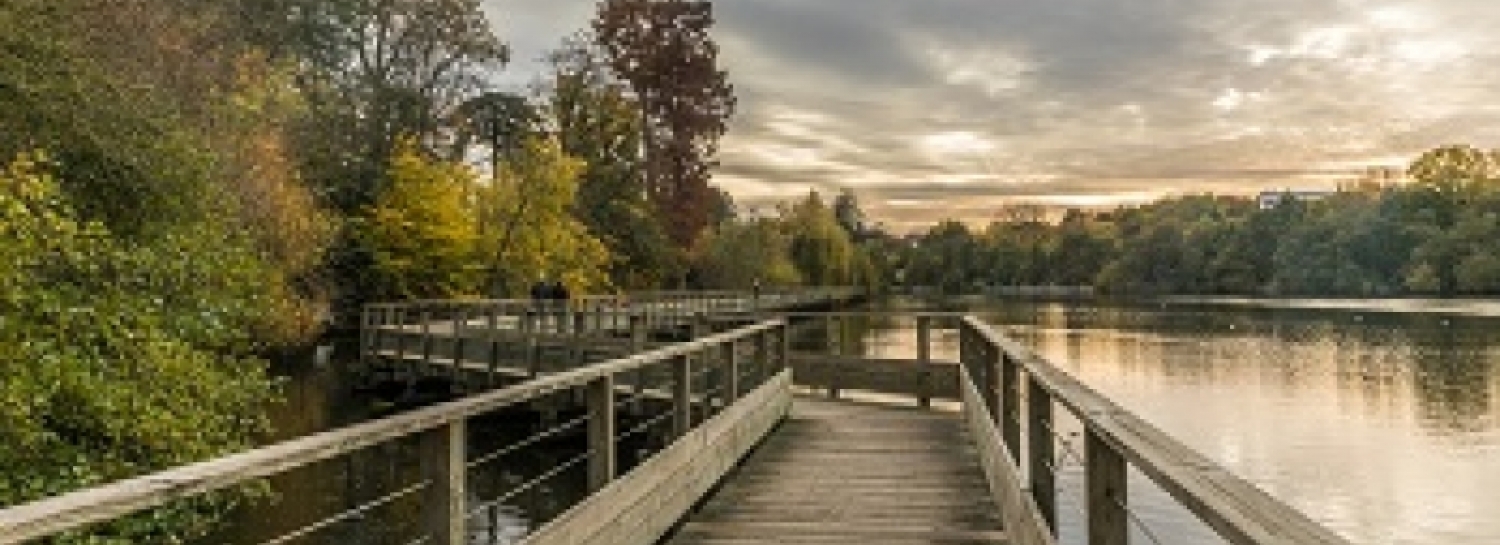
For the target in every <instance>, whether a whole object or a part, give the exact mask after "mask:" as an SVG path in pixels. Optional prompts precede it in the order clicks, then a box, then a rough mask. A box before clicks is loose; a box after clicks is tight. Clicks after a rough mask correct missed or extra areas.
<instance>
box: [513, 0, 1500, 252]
mask: <svg viewBox="0 0 1500 545" xmlns="http://www.w3.org/2000/svg"><path fill="white" fill-rule="evenodd" d="M485 6H486V9H487V10H488V13H489V15H490V18H491V21H492V22H493V23H494V24H495V25H496V28H497V30H498V33H499V35H500V36H501V38H502V39H504V40H506V41H507V42H508V43H509V44H510V45H511V47H512V51H513V56H514V58H515V61H514V62H513V63H512V64H511V65H510V66H509V67H508V69H507V76H506V78H507V79H508V80H509V81H511V82H512V83H516V82H521V81H526V80H529V79H531V78H534V77H535V76H536V74H539V73H540V71H541V67H540V65H539V64H538V63H537V62H536V59H537V58H538V57H539V56H540V55H541V54H543V53H544V52H545V51H547V50H549V49H552V48H555V47H556V45H557V44H558V43H560V41H561V39H562V37H563V36H566V35H568V34H570V33H573V32H576V31H578V30H580V29H583V28H586V27H587V26H588V24H589V21H590V19H591V18H592V15H593V10H594V2H593V1H592V0H485ZM714 8H715V15H716V17H717V25H716V27H715V29H714V31H713V32H714V37H715V39H716V40H717V42H718V43H719V44H720V46H721V48H722V49H721V52H720V64H721V66H722V67H723V68H724V69H726V70H727V71H728V72H729V78H730V81H731V83H733V84H734V86H735V93H736V95H737V97H738V98H739V108H738V111H737V112H736V115H735V117H734V119H733V120H732V121H731V123H730V129H729V133H728V134H727V135H726V136H725V138H724V140H723V142H722V145H721V151H720V156H719V159H720V161H721V162H722V166H721V167H720V168H719V170H718V171H717V173H716V174H715V183H716V184H717V185H719V186H720V187H723V188H725V189H726V190H727V191H729V192H730V193H731V194H733V195H734V196H735V198H736V200H737V201H738V202H741V203H748V204H752V205H753V204H755V203H765V202H771V201H775V200H785V199H790V198H793V197H797V196H800V195H805V194H806V192H807V191H808V190H809V189H816V190H818V191H819V192H821V193H823V194H824V195H830V194H833V193H836V192H838V191H840V190H842V189H848V190H851V191H853V192H854V193H855V195H857V196H858V197H859V200H860V203H861V204H862V205H863V207H864V208H865V209H866V211H867V212H868V213H869V214H870V215H871V216H872V218H873V219H875V220H876V221H879V222H882V223H884V224H886V225H887V227H889V228H893V229H896V230H909V229H914V228H920V227H921V226H923V225H926V224H930V223H932V222H935V221H938V220H940V219H945V218H956V219H962V220H966V221H973V222H984V221H986V220H987V219H988V218H991V217H994V215H995V214H996V212H995V211H996V210H997V209H998V208H1001V207H1003V206H1005V205H1007V204H1015V203H1031V204H1046V205H1062V206H1112V205H1121V204H1133V203H1140V202H1144V201H1148V200H1151V199H1155V198H1160V197H1163V196H1169V195H1180V194H1188V193H1215V194H1251V193H1254V192H1256V191H1259V190H1263V189H1320V188H1332V187H1333V186H1335V185H1336V184H1337V183H1338V182H1339V181H1342V180H1348V179H1351V178H1353V177H1356V176H1358V175H1360V174H1361V173H1364V172H1366V171H1367V170H1368V169H1369V168H1370V167H1381V166H1384V167H1398V168H1401V167H1404V165H1405V164H1406V163H1407V162H1409V161H1410V160H1411V159H1412V158H1414V157H1416V156H1417V155H1419V154H1420V153H1421V152H1422V151H1425V150H1427V149H1430V148H1433V147H1436V146H1439V145H1444V144H1450V143H1468V144H1472V145H1476V146H1480V147H1485V148H1490V147H1500V69H1497V68H1495V67H1497V66H1500V62H1497V61H1500V33H1497V32H1494V31H1493V28H1494V27H1495V26H1496V25H1497V24H1500V2H1496V1H1495V0H1428V1H1413V0H1389V1H1385V0H1381V1H1366V0H718V1H716V2H715V4H714Z"/></svg>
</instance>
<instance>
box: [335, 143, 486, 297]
mask: <svg viewBox="0 0 1500 545" xmlns="http://www.w3.org/2000/svg"><path fill="white" fill-rule="evenodd" d="M389 176H390V180H391V182H390V185H389V187H388V188H387V189H386V190H385V192H383V193H381V195H380V196H379V197H378V198H377V199H376V200H375V204H373V205H371V206H370V207H369V208H368V209H366V211H365V213H364V214H363V215H362V216H361V217H360V218H359V220H358V227H359V234H358V237H359V241H360V245H361V248H362V249H363V251H365V252H367V253H368V254H369V255H370V256H371V262H372V263H373V266H372V267H371V269H370V272H369V273H368V274H369V275H370V277H371V278H370V284H369V285H370V286H371V289H372V295H373V296H375V297H379V298H381V299H446V298H454V297H460V296H465V295H474V294H476V293H477V292H478V291H479V284H480V278H481V274H480V273H481V270H480V268H479V267H477V266H476V263H475V261H476V259H477V258H478V257H479V256H478V254H477V249H478V243H479V231H478V226H477V224H476V223H475V220H474V217H473V215H472V214H471V213H470V210H471V208H470V206H469V204H468V202H467V197H468V194H469V188H470V187H472V186H473V184H474V173H473V172H471V171H469V170H468V169H467V168H465V167H463V166H462V165H458V164H454V163H444V162H441V161H437V160H434V159H431V158H428V157H425V156H423V155H422V152H420V151H418V150H417V149H416V146H415V145H414V144H411V143H407V144H404V145H403V146H402V147H401V148H400V150H399V153H398V154H397V155H396V157H395V158H394V159H393V160H392V161H391V167H390V174H389Z"/></svg>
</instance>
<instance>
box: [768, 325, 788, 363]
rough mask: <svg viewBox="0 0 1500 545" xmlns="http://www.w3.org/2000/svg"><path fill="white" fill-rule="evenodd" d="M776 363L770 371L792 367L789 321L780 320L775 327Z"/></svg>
mask: <svg viewBox="0 0 1500 545" xmlns="http://www.w3.org/2000/svg"><path fill="white" fill-rule="evenodd" d="M776 345H777V346H776V365H775V366H773V368H772V371H773V372H772V373H770V374H777V373H780V372H782V371H785V370H787V369H791V368H792V358H791V356H792V326H791V323H790V322H786V321H782V322H781V326H779V327H777V328H776Z"/></svg>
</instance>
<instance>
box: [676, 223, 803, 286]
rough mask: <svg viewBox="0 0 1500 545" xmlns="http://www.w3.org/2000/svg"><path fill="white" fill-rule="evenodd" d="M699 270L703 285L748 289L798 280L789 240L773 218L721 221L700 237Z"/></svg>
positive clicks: (785, 284)
mask: <svg viewBox="0 0 1500 545" xmlns="http://www.w3.org/2000/svg"><path fill="white" fill-rule="evenodd" d="M700 244H701V245H702V248H701V249H700V250H699V252H698V253H699V254H700V257H699V265H698V266H699V270H700V272H701V279H702V282H703V284H704V285H705V286H708V287H713V288H721V289H750V288H752V287H754V286H755V284H756V283H757V282H758V283H759V284H760V285H762V286H792V285H798V284H801V283H802V281H803V276H802V272H801V271H799V270H798V268H797V266H796V264H794V263H793V262H792V259H791V249H792V240H791V237H789V236H788V235H787V232H786V230H785V229H784V228H783V227H782V226H781V225H780V224H779V222H778V221H777V220H775V219H771V218H756V219H751V220H747V221H743V222H740V221H729V222H723V223H720V224H719V225H718V226H716V227H715V228H714V229H713V230H711V231H709V233H708V234H706V235H704V237H703V239H702V240H701V241H700Z"/></svg>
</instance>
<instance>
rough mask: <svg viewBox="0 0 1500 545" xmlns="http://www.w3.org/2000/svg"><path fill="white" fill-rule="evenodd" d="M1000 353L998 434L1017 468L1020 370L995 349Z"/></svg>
mask: <svg viewBox="0 0 1500 545" xmlns="http://www.w3.org/2000/svg"><path fill="white" fill-rule="evenodd" d="M996 351H997V352H999V353H1000V368H999V369H1000V414H999V417H1000V422H999V423H1000V432H1001V435H1002V436H1003V437H1004V438H1005V446H1006V447H1009V448H1010V458H1011V461H1012V462H1015V463H1016V466H1017V467H1019V466H1020V464H1021V385H1020V381H1019V378H1020V370H1019V368H1018V367H1017V366H1016V360H1015V358H1013V357H1011V355H1010V354H1006V353H1005V351H1004V350H1001V349H1000V348H999V347H996Z"/></svg>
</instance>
